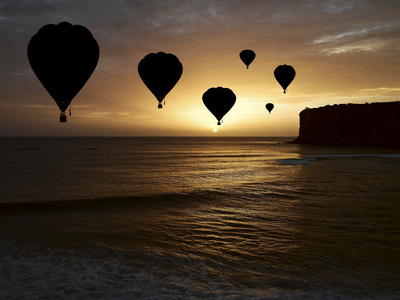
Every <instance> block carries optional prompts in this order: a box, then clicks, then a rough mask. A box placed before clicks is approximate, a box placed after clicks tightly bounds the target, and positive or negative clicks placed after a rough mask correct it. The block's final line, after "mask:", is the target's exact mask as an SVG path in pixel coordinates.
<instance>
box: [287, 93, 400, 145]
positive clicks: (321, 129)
mask: <svg viewBox="0 0 400 300" xmlns="http://www.w3.org/2000/svg"><path fill="white" fill-rule="evenodd" d="M293 143H298V144H315V145H348V146H372V147H395V148H400V101H397V102H385V103H370V104H340V105H333V106H330V105H328V106H324V107H319V108H312V109H309V108H307V109H305V110H303V111H301V112H300V130H299V136H298V137H297V138H296V139H295V140H294V141H293Z"/></svg>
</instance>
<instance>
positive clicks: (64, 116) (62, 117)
mask: <svg viewBox="0 0 400 300" xmlns="http://www.w3.org/2000/svg"><path fill="white" fill-rule="evenodd" d="M60 122H62V123H64V122H67V116H66V115H64V114H61V115H60Z"/></svg>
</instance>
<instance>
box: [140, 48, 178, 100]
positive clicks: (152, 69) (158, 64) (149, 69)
mask: <svg viewBox="0 0 400 300" xmlns="http://www.w3.org/2000/svg"><path fill="white" fill-rule="evenodd" d="M138 72H139V76H140V78H141V79H142V81H143V83H144V84H145V85H146V86H147V88H148V89H149V90H150V92H152V93H153V95H154V96H155V97H156V99H157V101H158V108H162V101H163V100H164V98H165V96H166V95H167V94H168V93H169V92H170V91H171V90H172V88H173V87H174V86H175V85H176V83H177V82H178V81H179V79H180V78H181V76H182V72H183V66H182V64H181V62H180V61H179V59H178V58H177V57H176V56H175V55H173V54H171V53H164V52H158V53H149V54H147V55H146V56H145V57H144V58H143V59H142V60H141V61H140V62H139V65H138ZM164 104H165V101H164Z"/></svg>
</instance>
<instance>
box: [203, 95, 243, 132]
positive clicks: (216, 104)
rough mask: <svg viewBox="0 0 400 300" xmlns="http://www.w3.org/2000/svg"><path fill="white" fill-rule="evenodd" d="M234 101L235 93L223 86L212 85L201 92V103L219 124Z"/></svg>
mask: <svg viewBox="0 0 400 300" xmlns="http://www.w3.org/2000/svg"><path fill="white" fill-rule="evenodd" d="M235 102H236V95H235V94H234V93H233V92H232V90H230V89H228V88H223V87H216V88H215V87H213V88H210V89H208V90H207V91H206V92H205V93H204V94H203V103H204V105H205V106H206V107H207V108H208V110H209V111H210V112H211V113H212V114H213V115H214V117H215V118H216V119H217V121H218V123H217V125H221V120H222V118H223V117H224V116H225V115H226V114H227V113H228V111H229V110H230V109H231V108H232V107H233V105H234V104H235Z"/></svg>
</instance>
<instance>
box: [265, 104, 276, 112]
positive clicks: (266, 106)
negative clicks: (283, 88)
mask: <svg viewBox="0 0 400 300" xmlns="http://www.w3.org/2000/svg"><path fill="white" fill-rule="evenodd" d="M265 108H266V109H267V110H268V112H269V113H271V110H273V109H274V105H273V104H272V103H267V104H266V105H265Z"/></svg>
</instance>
